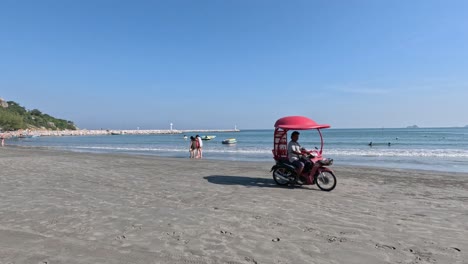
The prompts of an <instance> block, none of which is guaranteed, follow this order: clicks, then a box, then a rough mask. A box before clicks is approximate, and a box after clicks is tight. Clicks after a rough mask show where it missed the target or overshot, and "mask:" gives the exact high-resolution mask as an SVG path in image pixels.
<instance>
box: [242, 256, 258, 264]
mask: <svg viewBox="0 0 468 264" xmlns="http://www.w3.org/2000/svg"><path fill="white" fill-rule="evenodd" d="M244 259H245V261H247V262H249V263H253V264H258V262H257V261H256V260H255V259H254V258H251V257H245V258H244Z"/></svg>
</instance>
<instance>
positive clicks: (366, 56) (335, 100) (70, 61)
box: [0, 0, 468, 130]
mask: <svg viewBox="0 0 468 264" xmlns="http://www.w3.org/2000/svg"><path fill="white" fill-rule="evenodd" d="M467 10H468V1H464V0H461V1H454V0H447V1H442V0H411V1H406V0H377V1H376V0H346V1H345V0H342V1H334V0H323V1H314V0H304V1H299V0H297V1H296V0H292V1H275V0H225V1H220V0H196V1H195V0H192V1H188V0H187V1H183V0H171V1H157V0H152V1H143V0H135V1H124V0H120V1H115V0H92V1H88V0H80V1H72V0H55V1H52V0H41V1H36V0H29V1H28V0H22V1H17V0H0V97H2V98H4V99H6V100H11V101H16V102H18V103H20V104H21V105H23V106H25V107H26V108H27V109H39V110H41V111H42V112H44V113H48V114H50V115H52V116H55V117H59V118H63V119H67V120H72V121H74V122H75V124H76V125H77V126H78V127H80V128H87V129H100V128H105V129H136V128H137V127H139V128H140V129H168V128H169V124H170V123H173V126H174V129H229V128H234V126H235V125H237V127H238V128H239V129H241V130H242V129H263V128H272V127H273V125H274V122H275V121H276V120H277V119H279V118H281V117H284V116H290V115H303V116H307V117H309V118H312V119H314V120H315V121H317V122H318V123H326V124H330V125H331V126H332V127H334V128H364V127H365V128H370V127H376V128H381V127H406V126H409V125H415V124H416V125H418V126H420V127H444V126H465V125H468V74H467V73H468V16H467V15H466V11H467Z"/></svg>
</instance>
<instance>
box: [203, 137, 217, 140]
mask: <svg viewBox="0 0 468 264" xmlns="http://www.w3.org/2000/svg"><path fill="white" fill-rule="evenodd" d="M214 138H216V136H203V137H201V139H202V140H212V139H214Z"/></svg>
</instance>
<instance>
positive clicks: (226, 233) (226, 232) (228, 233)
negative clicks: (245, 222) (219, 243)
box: [219, 230, 233, 236]
mask: <svg viewBox="0 0 468 264" xmlns="http://www.w3.org/2000/svg"><path fill="white" fill-rule="evenodd" d="M219 233H221V234H223V235H229V236H232V235H233V234H232V233H231V232H229V231H226V230H221V231H219Z"/></svg>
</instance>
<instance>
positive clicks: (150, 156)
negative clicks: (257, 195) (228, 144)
mask: <svg viewBox="0 0 468 264" xmlns="http://www.w3.org/2000/svg"><path fill="white" fill-rule="evenodd" d="M9 148H11V149H24V150H32V151H33V150H43V151H46V152H56V153H69V154H79V155H99V156H101V155H103V156H115V157H122V156H123V157H129V158H130V157H137V158H138V157H140V158H147V159H162V160H164V159H168V160H191V159H190V158H188V157H185V156H184V157H169V156H160V155H157V154H142V153H128V152H92V151H76V150H68V149H61V148H56V147H48V146H21V145H7V146H5V147H3V148H0V151H1V150H2V149H9ZM194 160H197V161H207V162H210V161H212V162H228V163H246V164H258V165H269V166H270V167H271V166H273V165H274V164H275V161H274V160H273V158H272V159H271V161H258V160H224V159H212V158H209V157H204V158H203V159H194ZM330 168H331V169H332V170H335V169H349V170H367V171H370V170H380V171H388V172H399V173H402V172H405V173H418V174H419V173H423V174H424V173H425V174H428V175H431V174H434V175H455V177H460V176H461V177H467V179H468V172H462V171H447V170H444V171H442V170H435V169H432V170H431V169H415V168H392V167H384V166H378V165H375V166H374V165H354V164H342V165H340V164H333V166H331V167H330ZM268 171H269V170H268ZM268 174H269V173H268ZM270 176H271V175H270Z"/></svg>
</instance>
